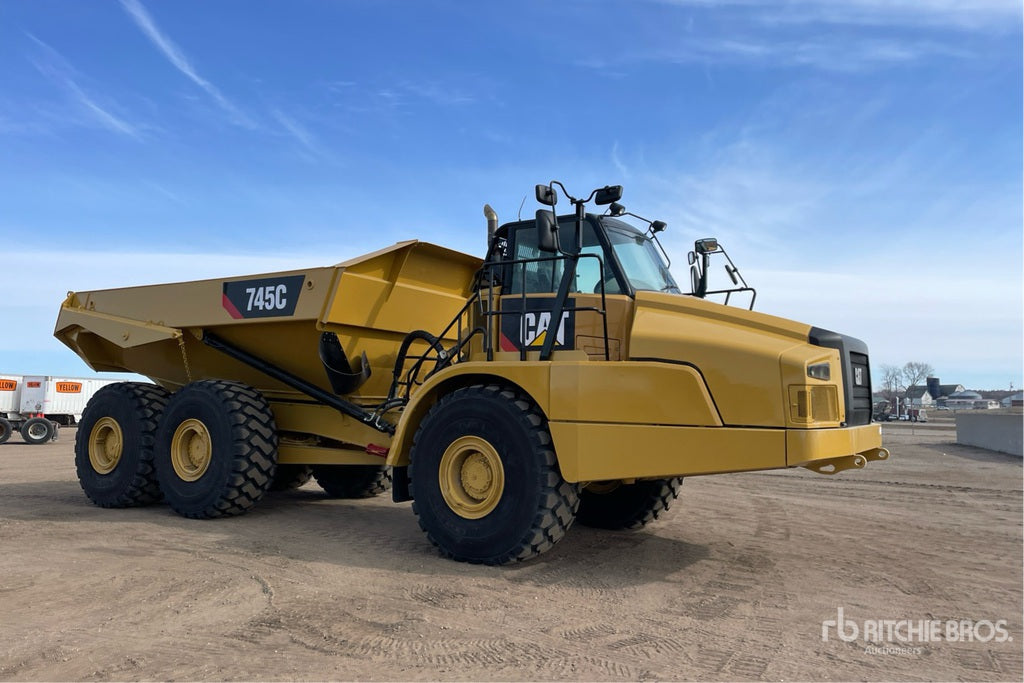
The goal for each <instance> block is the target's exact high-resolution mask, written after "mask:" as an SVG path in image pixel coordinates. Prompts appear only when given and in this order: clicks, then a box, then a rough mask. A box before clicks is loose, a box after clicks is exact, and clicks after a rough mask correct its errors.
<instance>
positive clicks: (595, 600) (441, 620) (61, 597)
mask: <svg viewBox="0 0 1024 683" xmlns="http://www.w3.org/2000/svg"><path fill="white" fill-rule="evenodd" d="M885 430H886V433H885V441H886V445H887V446H888V447H889V448H890V449H891V450H892V452H893V457H892V459H891V460H889V461H888V462H882V463H871V464H869V465H868V467H867V468H866V469H865V470H862V471H852V472H844V473H841V474H839V475H836V476H834V477H825V476H821V475H817V474H813V473H811V472H808V471H805V470H787V471H782V472H770V473H754V474H735V475H719V476H711V477H695V478H691V479H688V480H687V481H686V482H685V483H684V485H683V493H682V496H681V497H680V499H679V501H677V504H676V506H675V507H674V508H673V510H672V511H671V512H670V513H669V515H668V516H667V517H666V518H665V519H663V520H660V521H658V522H657V523H655V524H653V525H651V526H649V527H648V528H647V529H645V530H642V531H639V532H614V533H613V532H601V531H594V530H591V529H586V528H582V527H574V528H573V529H572V530H571V531H570V533H569V535H568V536H567V537H566V538H565V539H564V540H563V541H562V542H561V543H560V544H559V545H558V546H556V547H555V549H554V550H553V551H551V552H549V553H548V554H546V555H544V556H542V557H541V558H539V559H537V560H534V561H532V562H528V563H525V564H521V565H517V566H511V567H499V568H494V567H481V566H471V565H465V564H459V563H455V562H451V561H448V560H444V559H441V558H440V557H439V556H438V555H437V553H436V552H435V551H434V549H433V548H432V547H431V546H430V544H429V543H428V542H427V540H426V538H425V537H424V535H423V534H422V533H421V532H420V531H419V529H418V527H417V525H416V522H415V519H414V517H413V515H412V512H411V510H410V509H409V507H410V505H409V504H408V503H405V504H400V505H395V504H393V503H391V502H390V499H389V498H388V497H386V496H385V497H382V498H377V499H371V500H361V501H338V500H327V499H325V498H323V497H322V495H321V494H320V493H318V491H319V489H317V488H316V487H315V485H312V484H310V485H307V486H306V487H304V488H302V489H299V490H298V491H294V492H291V493H284V494H275V495H271V496H269V497H268V498H266V499H264V501H262V503H261V504H260V506H258V507H257V508H256V509H255V510H253V511H252V512H250V513H249V514H248V515H245V516H243V517H239V518H234V519H228V520H214V521H193V520H187V519H183V518H180V517H177V516H176V515H174V514H173V513H172V512H171V511H170V510H169V509H168V508H167V507H166V506H163V505H158V506H155V507H149V508H136V509H130V510H103V509H100V508H97V507H94V506H93V505H92V504H90V503H89V501H88V500H87V499H86V497H85V495H84V494H83V493H82V492H81V490H80V489H79V486H78V483H77V480H76V478H75V472H74V464H73V456H72V444H73V441H74V430H72V429H65V430H62V433H61V440H60V441H59V442H57V443H52V444H47V445H44V446H26V445H24V444H22V443H20V440H19V439H18V437H15V438H14V439H12V441H11V442H8V443H7V444H4V445H2V446H0V679H3V680H107V679H118V680H139V679H146V680H153V679H157V680H161V679H162V680H198V679H209V680H218V679H222V680H241V679H246V680H323V679H346V680H348V679H361V680H426V679H441V680H523V679H530V680H555V679H570V680H646V679H651V680H666V679H667V680H682V679H723V680H807V679H821V680H854V679H862V680H883V679H884V680H897V679H899V680H929V679H944V680H958V679H960V680H1010V681H1019V680H1021V678H1022V670H1021V668H1022V665H1021V652H1022V651H1021V646H1022V643H1024V640H1022V637H1024V636H1022V632H1021V620H1022V617H1021V615H1022V594H1021V586H1022V572H1021V570H1022V535H1021V522H1022V492H1021V483H1022V479H1021V477H1022V470H1021V460H1020V459H1019V458H1014V457H1012V456H1007V455H1002V454H998V453H992V452H988V451H983V450H979V449H975V448H968V447H962V446H957V445H955V444H953V443H952V441H953V432H952V431H950V430H948V429H943V428H941V427H939V426H935V428H931V429H929V428H928V426H925V427H920V426H918V427H916V428H912V427H911V426H909V425H892V426H886V427H885ZM839 608H842V609H843V622H842V623H841V625H842V627H843V628H844V629H845V633H846V635H848V636H849V635H850V634H851V633H852V630H851V629H852V628H853V626H854V625H856V626H857V628H858V631H859V632H860V636H859V637H857V638H855V639H853V640H850V641H849V642H847V641H844V640H842V639H840V637H839V634H838V633H837V630H836V629H835V628H831V627H828V628H827V636H828V639H827V640H825V639H823V621H826V620H836V619H837V613H838V609H839ZM1000 619H1005V620H1006V622H1007V625H1006V632H1007V633H1008V634H1009V637H1010V638H1011V640H1005V641H1004V642H998V641H999V640H1000V638H998V637H996V638H991V636H992V635H994V634H996V631H994V626H993V625H994V624H995V622H997V621H998V620H1000ZM878 620H911V621H912V622H914V623H915V624H916V623H918V622H920V621H921V620H928V621H932V620H934V621H937V622H940V625H939V627H938V628H940V629H942V631H941V632H936V633H935V635H936V636H938V638H936V639H934V640H930V641H929V642H920V640H921V637H920V636H915V637H916V638H917V640H915V641H914V642H911V643H905V642H900V641H899V640H898V636H899V635H903V636H904V637H907V636H908V635H911V636H912V635H913V634H910V633H908V632H907V631H906V624H905V623H904V625H903V627H902V628H903V629H904V630H903V631H900V628H901V627H900V626H896V634H897V635H896V636H893V637H892V638H889V639H885V640H883V641H881V642H877V643H876V642H872V641H870V640H866V639H865V638H864V637H863V630H864V629H865V628H870V627H872V626H875V625H873V624H872V625H869V624H866V623H865V622H877V621H878ZM949 620H956V621H957V622H961V621H964V620H971V621H972V622H973V623H972V624H969V625H967V627H957V628H958V629H959V631H960V632H961V633H964V632H966V633H969V634H970V635H971V636H972V637H973V636H975V635H976V636H979V637H980V638H981V639H982V640H986V641H987V642H981V641H980V640H977V639H975V640H973V641H972V640H963V641H961V640H958V639H955V638H951V639H950V640H947V639H945V635H946V633H945V630H944V629H945V628H946V627H947V624H946V622H947V621H949ZM987 622H991V623H987ZM879 628H881V629H883V630H884V628H885V627H884V625H882V626H880V627H879ZM921 632H922V631H921V629H920V628H918V631H917V633H918V634H920V633H921ZM925 634H926V635H925V637H926V638H930V637H931V636H929V635H928V631H927V628H926V629H925Z"/></svg>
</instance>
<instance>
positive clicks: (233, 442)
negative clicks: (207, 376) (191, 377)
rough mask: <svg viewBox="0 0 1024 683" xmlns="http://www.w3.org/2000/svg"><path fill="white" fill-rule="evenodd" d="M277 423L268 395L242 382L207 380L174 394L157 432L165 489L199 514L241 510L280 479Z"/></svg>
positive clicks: (177, 503) (170, 498)
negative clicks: (263, 394)
mask: <svg viewBox="0 0 1024 683" xmlns="http://www.w3.org/2000/svg"><path fill="white" fill-rule="evenodd" d="M276 465H277V425H276V424H275V423H274V415H273V413H272V412H271V410H270V406H269V405H268V404H267V401H266V399H264V398H263V396H262V395H261V394H260V393H259V392H258V391H256V390H255V389H253V388H251V387H249V386H246V385H244V384H241V383H238V382H228V381H224V380H204V381H200V382H193V383H191V384H189V385H186V386H185V387H184V388H183V389H181V390H180V391H178V393H176V394H174V395H173V396H171V398H170V400H169V401H168V402H167V408H166V409H165V410H164V416H163V419H162V420H161V421H160V428H159V429H158V430H157V436H156V472H157V480H158V481H159V482H160V490H161V491H163V494H164V498H165V499H166V500H167V503H168V504H169V505H170V506H171V509H173V510H174V511H175V512H177V513H178V514H179V515H182V516H184V517H191V518H193V519H211V518H214V517H230V516H233V515H240V514H242V513H244V512H246V511H247V510H249V509H250V508H251V507H252V506H254V505H255V504H256V503H257V502H258V501H259V500H260V498H262V497H263V494H264V493H266V491H267V489H269V488H270V483H271V482H272V481H273V480H274V471H275V469H276Z"/></svg>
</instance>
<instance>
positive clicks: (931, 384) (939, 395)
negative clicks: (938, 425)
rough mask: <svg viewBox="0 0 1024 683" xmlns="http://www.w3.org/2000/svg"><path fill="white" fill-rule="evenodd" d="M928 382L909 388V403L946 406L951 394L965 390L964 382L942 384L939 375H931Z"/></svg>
mask: <svg viewBox="0 0 1024 683" xmlns="http://www.w3.org/2000/svg"><path fill="white" fill-rule="evenodd" d="M926 382H927V384H925V386H923V387H922V386H916V385H915V386H912V387H909V388H908V389H907V404H908V405H910V406H912V407H914V408H931V407H934V406H939V407H944V406H946V401H947V399H948V398H949V397H950V396H952V395H953V394H955V393H957V392H961V391H963V390H964V385H963V384H941V383H940V382H939V378H938V377H929V378H928V379H927V380H926ZM979 398H980V397H979ZM949 407H952V406H949Z"/></svg>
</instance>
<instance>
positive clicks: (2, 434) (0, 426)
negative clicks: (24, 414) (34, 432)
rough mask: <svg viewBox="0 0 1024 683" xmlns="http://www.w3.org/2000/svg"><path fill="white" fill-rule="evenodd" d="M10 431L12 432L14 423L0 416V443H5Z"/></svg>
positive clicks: (9, 436)
mask: <svg viewBox="0 0 1024 683" xmlns="http://www.w3.org/2000/svg"><path fill="white" fill-rule="evenodd" d="M12 432H14V425H12V424H11V423H10V421H8V420H7V418H5V417H0V443H7V440H8V439H9V438H11V433H12Z"/></svg>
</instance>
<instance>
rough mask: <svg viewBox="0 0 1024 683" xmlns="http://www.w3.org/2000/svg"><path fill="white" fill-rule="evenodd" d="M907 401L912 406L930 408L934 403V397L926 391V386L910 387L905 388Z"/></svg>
mask: <svg viewBox="0 0 1024 683" xmlns="http://www.w3.org/2000/svg"><path fill="white" fill-rule="evenodd" d="M907 403H908V404H909V405H911V406H913V407H914V408H931V407H932V406H933V405H935V397H933V396H932V395H931V393H930V392H929V391H928V387H917V386H914V387H910V388H909V389H907Z"/></svg>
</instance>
